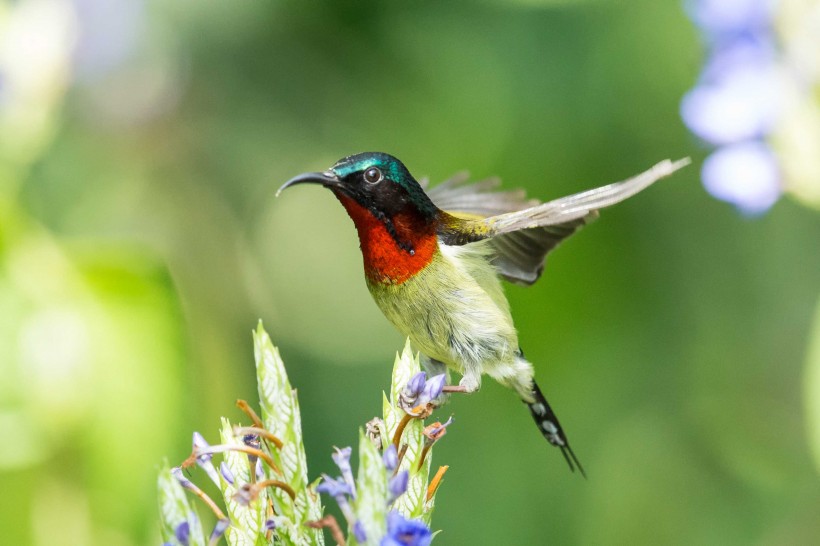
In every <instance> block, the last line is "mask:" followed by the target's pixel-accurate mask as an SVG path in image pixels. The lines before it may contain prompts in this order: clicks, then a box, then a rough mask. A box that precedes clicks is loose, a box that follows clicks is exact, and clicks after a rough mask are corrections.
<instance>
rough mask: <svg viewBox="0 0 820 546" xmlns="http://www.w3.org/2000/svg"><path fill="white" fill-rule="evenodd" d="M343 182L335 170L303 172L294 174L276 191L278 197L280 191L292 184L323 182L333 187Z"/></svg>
mask: <svg viewBox="0 0 820 546" xmlns="http://www.w3.org/2000/svg"><path fill="white" fill-rule="evenodd" d="M341 183H342V181H341V180H339V177H338V176H336V173H334V172H333V171H325V172H323V173H303V174H300V175H299V176H294V177H293V178H291V179H290V180H288V181H287V182H285V183H284V184H282V187H281V188H279V190H278V191H277V192H276V197H279V194H280V193H282V192H283V191H285V190H286V189H287V188H289V187H291V186H295V185H296V184H321V185H322V186H325V187H326V188H331V187H333V186H340V185H341Z"/></svg>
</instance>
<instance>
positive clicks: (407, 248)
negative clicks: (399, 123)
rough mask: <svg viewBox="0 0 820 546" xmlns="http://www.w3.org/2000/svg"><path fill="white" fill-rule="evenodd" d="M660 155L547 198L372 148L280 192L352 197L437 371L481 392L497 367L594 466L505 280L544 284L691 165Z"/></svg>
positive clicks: (371, 254)
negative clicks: (564, 423)
mask: <svg viewBox="0 0 820 546" xmlns="http://www.w3.org/2000/svg"><path fill="white" fill-rule="evenodd" d="M688 163H689V160H688V159H682V160H678V161H675V162H672V161H670V160H666V161H662V162H661V163H658V164H657V165H655V166H654V167H652V168H651V169H649V170H648V171H646V172H644V173H642V174H639V175H638V176H635V177H633V178H630V179H628V180H624V181H622V182H616V183H614V184H609V185H607V186H602V187H600V188H596V189H592V190H588V191H585V192H581V193H577V194H574V195H570V196H568V197H562V198H561V199H556V200H554V201H549V202H547V203H543V204H541V203H539V201H537V200H532V199H527V198H526V197H525V194H524V192H523V191H522V190H513V191H497V188H498V186H499V184H500V182H499V180H498V179H488V180H483V181H480V182H475V183H470V182H468V178H467V176H466V174H461V175H456V176H455V177H453V178H451V179H449V180H447V181H445V182H443V183H441V184H439V185H438V186H436V187H433V188H430V189H429V190H427V182H426V180H422V182H421V183H419V181H417V180H416V179H415V178H414V177H413V175H412V174H410V171H409V170H408V169H407V167H405V166H404V164H403V163H402V162H401V161H399V160H398V159H396V158H395V157H393V156H391V155H389V154H386V153H380V152H366V153H360V154H356V155H351V156H349V157H345V158H343V159H340V160H339V161H338V162H336V164H335V165H333V166H332V167H330V169H329V170H327V171H324V172H309V173H304V174H300V175H299V176H296V177H294V178H291V179H290V180H288V181H287V182H285V184H284V185H283V186H282V187H281V188H280V189H279V191H278V192H277V195H279V194H280V193H281V192H282V191H283V190H284V189H286V188H289V187H291V186H294V185H296V184H306V183H311V184H320V185H322V186H324V187H326V188H328V189H330V191H332V192H333V195H335V196H336V198H337V199H338V200H339V201H340V202H341V203H342V206H343V207H344V208H345V210H346V211H347V213H348V215H349V216H350V218H351V219H352V220H353V223H354V224H355V226H356V230H357V232H358V235H359V242H360V245H361V251H362V258H363V259H364V275H365V280H366V282H367V288H368V289H369V291H370V294H371V295H372V296H373V299H374V300H375V302H376V305H378V307H379V309H381V311H382V313H384V315H385V316H386V317H387V319H388V320H389V321H390V322H391V323H393V326H395V327H396V328H397V329H398V330H399V332H401V333H402V334H403V335H405V336H407V337H409V338H410V340H411V342H412V343H413V344H414V345H415V347H416V348H417V349H418V350H419V351H420V352H421V353H422V354H423V355H424V356H425V357H426V358H425V364H426V367H427V369H428V371H429V372H430V373H445V372H446V370H448V369H450V370H454V371H456V372H457V373H459V374H461V381H459V384H458V385H457V386H455V385H453V386H449V387H445V391H446V392H463V393H472V392H475V391H477V390H478V389H479V387H480V386H481V376H482V375H483V374H487V375H489V376H490V377H492V378H493V379H495V380H496V381H498V382H499V383H501V384H502V385H504V386H505V387H509V388H511V389H513V390H514V391H515V392H516V393H517V394H518V396H519V397H520V398H521V400H522V401H523V402H524V403H525V404H526V405H527V407H528V408H529V410H530V413H531V414H532V417H533V419H534V420H535V423H536V425H537V426H538V429H539V430H540V431H541V434H542V435H543V436H544V438H546V439H547V440H548V441H549V443H550V444H552V445H554V446H556V447H558V448H560V449H561V453H562V454H563V456H564V458H565V459H566V461H567V463H568V464H569V467H570V470H572V471H574V470H575V468H576V467H577V468H578V469H579V471H580V472H581V473H582V474H584V470H583V467H582V466H581V464H580V462H579V461H578V458H577V457H576V456H575V453H574V452H573V451H572V448H571V447H570V445H569V441H568V440H567V436H566V434H565V433H564V430H563V428H562V427H561V424H560V423H559V422H558V418H557V417H556V415H555V412H553V410H552V408H551V407H550V405H549V403H548V402H547V399H546V398H545V397H544V394H543V393H542V392H541V389H540V388H539V387H538V384H537V383H536V382H535V378H534V372H533V366H532V364H531V363H530V362H529V361H528V360H527V359H526V358H524V353H523V352H522V350H521V348H520V347H519V345H518V333H517V332H516V329H515V326H514V325H513V320H512V316H511V314H510V305H509V303H508V302H507V298H506V297H505V296H504V292H503V290H502V286H501V281H500V279H504V280H507V281H509V282H512V283H516V284H521V285H527V286H529V285H531V284H533V283H535V281H537V280H538V279H539V277H540V276H541V273H542V271H543V270H544V261H545V259H546V256H547V254H548V253H549V252H550V251H551V250H553V249H554V248H555V247H556V246H558V244H559V243H560V242H561V241H563V240H564V239H566V238H567V237H569V236H570V235H572V234H573V233H575V232H576V231H578V230H579V229H580V228H581V227H583V226H584V225H586V224H588V223H589V222H590V221H592V220H594V219H595V218H597V217H598V210H599V209H602V208H605V207H609V206H612V205H614V204H616V203H619V202H621V201H623V200H624V199H627V198H628V197H631V196H633V195H635V194H636V193H638V192H640V191H641V190H643V189H645V188H647V187H649V186H650V185H651V184H652V183H654V182H655V181H657V180H659V179H661V178H663V177H666V176H669V175H670V174H672V173H673V172H675V171H676V170H678V169H680V168H681V167H683V166H685V165H687V164H688Z"/></svg>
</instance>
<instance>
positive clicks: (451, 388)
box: [441, 385, 470, 394]
mask: <svg viewBox="0 0 820 546" xmlns="http://www.w3.org/2000/svg"><path fill="white" fill-rule="evenodd" d="M441 392H448V393H450V392H461V393H464V394H470V391H469V390H468V389H467V387H465V386H464V385H445V386H444V388H443V389H441Z"/></svg>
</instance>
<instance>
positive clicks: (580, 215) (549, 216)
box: [428, 158, 689, 285]
mask: <svg viewBox="0 0 820 546" xmlns="http://www.w3.org/2000/svg"><path fill="white" fill-rule="evenodd" d="M688 164H689V159H688V158H685V159H680V160H678V161H675V162H672V161H670V160H668V159H667V160H665V161H662V162H660V163H658V164H657V165H655V166H654V167H652V168H651V169H649V170H647V171H645V172H643V173H641V174H639V175H637V176H634V177H632V178H629V179H627V180H624V181H622V182H616V183H614V184H609V185H607V186H602V187H600V188H595V189H592V190H588V191H585V192H581V193H577V194H574V195H570V196H567V197H562V198H560V199H555V200H553V201H549V202H547V203H543V204H538V202H537V201H533V200H529V201H527V200H526V199H525V198H524V194H523V192H521V191H511V192H495V193H491V190H493V189H495V188H496V187H497V186H498V181H497V180H496V179H490V180H486V181H482V182H477V183H475V184H469V185H468V184H465V182H466V175H457V176H456V177H453V178H451V179H450V180H447V181H446V182H444V183H442V184H440V185H439V186H437V187H435V188H432V189H431V190H430V191H429V192H428V195H429V196H430V198H431V199H432V200H433V202H434V203H435V204H436V205H437V206H438V207H439V208H440V209H442V210H444V211H447V212H451V211H452V212H455V217H456V220H455V221H454V224H453V225H450V226H448V227H447V228H445V230H444V232H443V234H442V235H443V238H444V240H445V241H446V242H447V243H448V244H457V245H463V244H468V243H471V242H475V241H480V240H484V239H489V244H490V245H491V246H492V247H493V250H494V252H495V256H494V263H495V265H496V267H497V269H498V271H499V274H500V275H501V276H502V277H504V278H505V279H507V280H508V281H510V282H514V283H518V284H525V285H530V284H532V283H534V282H535V281H536V280H538V278H539V277H540V275H541V272H542V271H543V269H544V260H545V259H546V255H547V253H548V252H549V251H551V250H552V249H553V248H555V247H556V246H558V244H559V243H560V242H561V241H563V240H564V239H566V238H567V237H569V236H570V235H572V234H573V233H575V232H576V231H578V230H579V229H580V228H581V227H583V226H584V225H585V224H587V223H589V222H590V221H592V220H594V219H595V218H597V217H598V210H599V209H602V208H605V207H609V206H612V205H614V204H616V203H620V202H621V201H623V200H625V199H627V198H629V197H632V196H633V195H635V194H636V193H638V192H640V191H641V190H643V189H645V188H647V187H649V186H650V185H652V184H653V183H654V182H656V181H658V180H660V179H661V178H664V177H666V176H669V175H671V174H672V173H674V172H675V171H677V170H678V169H680V168H682V167H684V166H686V165H688ZM452 212H451V213H452ZM459 213H462V214H459ZM464 213H466V215H467V216H465V215H464ZM470 215H472V216H470Z"/></svg>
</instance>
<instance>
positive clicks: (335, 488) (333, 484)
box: [316, 474, 353, 498]
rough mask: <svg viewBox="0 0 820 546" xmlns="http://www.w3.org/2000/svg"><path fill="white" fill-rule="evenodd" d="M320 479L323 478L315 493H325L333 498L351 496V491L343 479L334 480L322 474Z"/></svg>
mask: <svg viewBox="0 0 820 546" xmlns="http://www.w3.org/2000/svg"><path fill="white" fill-rule="evenodd" d="M322 477H323V478H324V479H323V480H322V483H320V484H319V485H317V486H316V491H318V492H319V493H325V494H327V495H330V496H331V497H333V498H337V497H340V496H341V497H343V496H345V495H352V494H353V490H352V489H350V485H349V484H348V483H347V482H346V481H344V479H342V478H335V479H334V478H331V477H330V476H328V475H327V474H322Z"/></svg>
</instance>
